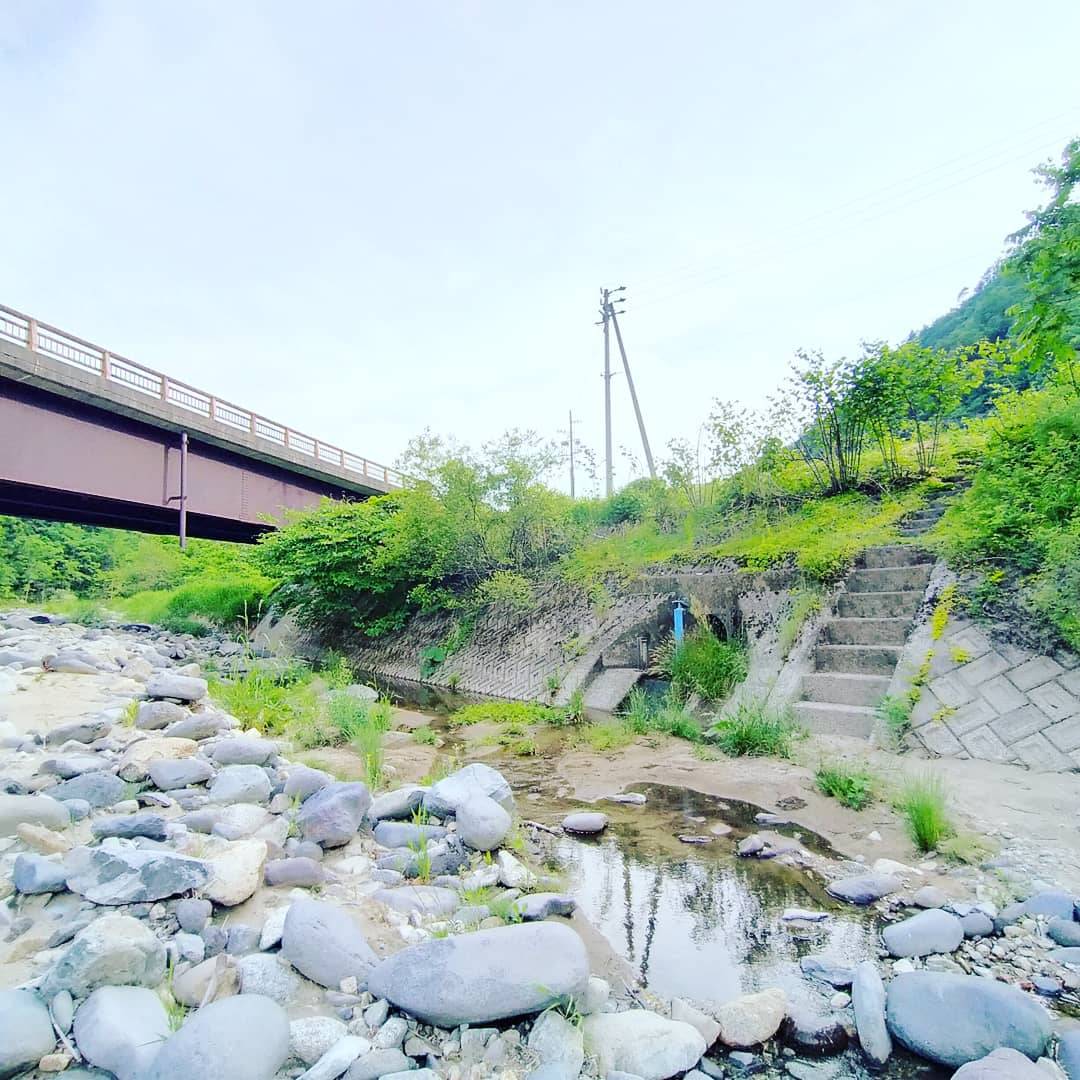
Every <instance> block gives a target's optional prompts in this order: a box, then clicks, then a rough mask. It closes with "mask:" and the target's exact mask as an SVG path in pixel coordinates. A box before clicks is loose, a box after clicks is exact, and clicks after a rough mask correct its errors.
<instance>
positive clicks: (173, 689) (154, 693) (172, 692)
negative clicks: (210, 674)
mask: <svg viewBox="0 0 1080 1080" xmlns="http://www.w3.org/2000/svg"><path fill="white" fill-rule="evenodd" d="M207 690H208V687H207V685H206V680H205V679H197V678H195V676H193V675H177V674H175V673H174V672H172V671H159V672H158V673H157V674H156V675H152V676H151V677H150V678H149V679H147V680H146V696H147V697H151V698H174V699H175V700H177V701H201V700H202V699H203V698H204V697H206V694H207Z"/></svg>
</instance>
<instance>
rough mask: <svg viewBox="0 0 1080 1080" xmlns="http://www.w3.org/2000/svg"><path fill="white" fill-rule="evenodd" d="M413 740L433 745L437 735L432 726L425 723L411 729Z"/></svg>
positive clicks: (423, 744)
mask: <svg viewBox="0 0 1080 1080" xmlns="http://www.w3.org/2000/svg"><path fill="white" fill-rule="evenodd" d="M413 741H414V742H418V743H419V744H420V745H421V746H434V745H435V744H436V743H437V742H438V741H439V736H438V735H437V734H436V732H435V729H434V728H433V727H429V726H427V725H425V726H424V727H418V728H416V729H415V730H414V731H413Z"/></svg>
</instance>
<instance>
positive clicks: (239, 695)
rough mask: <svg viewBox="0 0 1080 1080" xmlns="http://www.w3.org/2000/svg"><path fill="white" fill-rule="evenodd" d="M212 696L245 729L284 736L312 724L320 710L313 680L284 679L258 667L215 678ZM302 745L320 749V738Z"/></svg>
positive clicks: (211, 685)
mask: <svg viewBox="0 0 1080 1080" xmlns="http://www.w3.org/2000/svg"><path fill="white" fill-rule="evenodd" d="M210 696H211V697H212V698H213V699H214V701H216V702H217V703H218V704H219V705H220V706H221V707H222V708H223V709H224V710H225V711H226V712H228V713H230V714H231V715H233V716H235V717H236V718H237V719H238V720H240V721H241V722H242V723H243V724H244V726H245V727H254V728H256V729H257V730H259V731H261V732H264V733H265V734H268V735H280V734H283V733H284V732H285V731H286V729H288V728H292V727H295V726H297V725H302V724H305V723H307V724H310V720H309V718H310V717H311V716H313V715H314V713H315V707H316V698H315V693H314V691H313V689H312V687H311V685H310V680H309V679H307V678H304V679H302V680H299V681H298V680H296V679H295V678H287V679H283V678H282V677H281V676H280V675H279V674H277V673H275V672H274V671H272V670H268V669H266V668H264V667H261V666H258V665H257V666H255V667H253V668H252V669H251V670H250V671H248V672H246V673H245V674H243V675H240V676H236V677H233V678H229V679H222V678H218V679H212V680H211V681H210ZM301 745H306V746H317V745H321V741H319V740H317V738H315V739H313V740H310V741H307V742H304V743H302V744H301Z"/></svg>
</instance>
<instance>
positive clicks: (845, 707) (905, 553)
mask: <svg viewBox="0 0 1080 1080" xmlns="http://www.w3.org/2000/svg"><path fill="white" fill-rule="evenodd" d="M930 514H935V515H937V516H940V513H939V512H938V511H937V510H925V511H919V514H918V515H916V516H917V517H918V518H919V520H918V522H917V523H915V522H914V521H913V526H912V527H915V528H918V530H919V532H923V531H925V530H926V529H927V528H929V523H924V522H923V520H922V518H923V517H924V516H925V515H930ZM937 516H935V517H933V518H932V519H931V522H932V521H936V520H937ZM905 528H907V526H906V525H905ZM909 535H918V533H911V534H909ZM932 566H933V563H932V561H931V560H930V558H929V556H927V555H926V554H925V553H924V552H922V551H919V550H918V549H917V548H914V547H901V546H898V545H897V546H889V547H878V548H870V549H869V550H868V551H865V552H863V554H862V555H861V556H860V557H859V560H858V562H857V564H856V566H855V569H853V570H852V571H851V573H850V574H848V576H847V580H846V582H845V589H844V591H843V592H841V593H840V595H839V596H838V597H837V601H836V614H835V616H834V617H833V618H832V619H830V620H829V621H828V622H826V623H825V625H824V626H823V627H822V629H821V633H820V635H819V638H818V643H817V646H816V647H815V649H814V656H813V664H814V670H813V672H812V673H809V674H807V675H804V676H803V683H802V695H801V700H799V701H797V702H796V703H795V711H796V713H797V715H798V717H799V720H800V722H801V723H802V724H803V725H804V726H805V727H807V728H808V729H809V730H810V731H813V732H817V733H819V734H827V735H851V736H856V737H861V738H868V737H869V736H870V734H871V733H872V732H873V730H874V726H875V723H876V716H875V708H876V706H877V704H878V702H880V701H881V699H882V698H883V697H884V696H885V694H886V692H887V691H888V689H889V680H890V679H891V678H892V674H893V671H894V670H895V669H896V665H897V662H898V661H899V659H900V653H901V651H902V650H903V647H904V642H905V641H906V640H907V635H908V630H909V629H910V627H911V621H912V619H913V617H914V615H915V612H916V610H917V609H918V607H919V604H920V602H921V601H922V598H923V594H924V593H925V591H926V585H927V582H928V581H929V580H930V570H931V567H932Z"/></svg>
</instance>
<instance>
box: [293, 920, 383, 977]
mask: <svg viewBox="0 0 1080 1080" xmlns="http://www.w3.org/2000/svg"><path fill="white" fill-rule="evenodd" d="M281 953H282V955H283V956H284V957H285V958H286V959H287V960H288V961H289V963H290V964H292V965H293V967H295V968H296V970H297V971H299V972H300V974H301V975H305V976H307V978H309V979H311V981H312V982H317V983H318V984H319V985H320V986H325V987H327V988H329V989H331V990H336V989H337V988H338V986H339V985H340V984H341V980H342V979H346V978H348V977H349V976H351V975H354V976H356V977H357V979H358V980H359V981H360V982H361V983H363V982H364V980H365V979H366V978H367V976H368V973H369V972H370V971H371V969H372V967H374V965H375V964H376V963H378V957H377V956H376V955H375V953H374V952H373V951H372V949H371V946H370V945H368V943H367V939H366V938H365V937H364V932H363V931H362V930H361V929H360V927H359V925H358V924H357V923H355V922H354V921H353V920H352V919H351V918H350V917H349V915H348V914H347V913H346V912H345V911H344V910H342V909H341V908H339V907H337V906H336V905H335V904H328V903H326V902H325V901H321V900H296V901H294V902H293V903H292V904H291V905H290V907H289V914H288V915H286V916H285V928H284V930H283V931H282V935H281Z"/></svg>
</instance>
